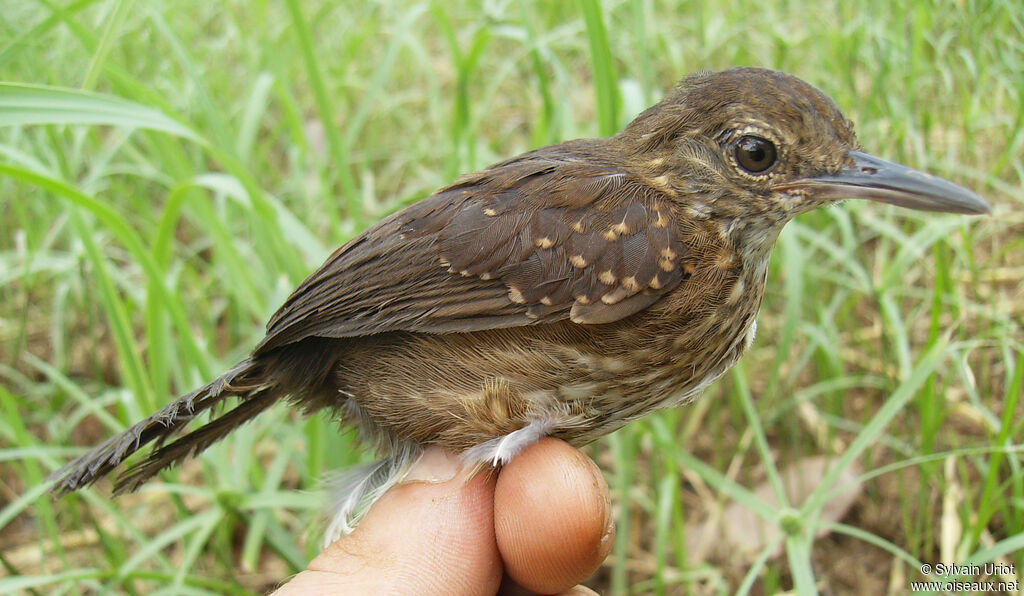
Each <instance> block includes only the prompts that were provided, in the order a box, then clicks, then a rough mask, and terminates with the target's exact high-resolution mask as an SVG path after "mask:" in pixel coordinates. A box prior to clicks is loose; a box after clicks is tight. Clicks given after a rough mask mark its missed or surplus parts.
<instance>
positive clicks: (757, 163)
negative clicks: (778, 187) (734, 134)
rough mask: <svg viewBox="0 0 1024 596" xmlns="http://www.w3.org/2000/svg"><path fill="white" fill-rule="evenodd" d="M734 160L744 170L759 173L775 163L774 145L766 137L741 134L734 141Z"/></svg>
mask: <svg viewBox="0 0 1024 596" xmlns="http://www.w3.org/2000/svg"><path fill="white" fill-rule="evenodd" d="M735 151H736V162H737V163H738V164H740V167H742V168H743V169H744V170H746V171H748V172H750V173H752V174H759V173H761V172H763V171H765V170H767V169H768V168H770V167H772V166H773V165H774V164H775V159H776V155H777V154H776V151H775V145H774V144H773V143H772V142H771V141H769V140H768V139H762V138H761V137H755V136H754V135H743V136H742V137H740V140H739V141H738V142H737V143H736V149H735Z"/></svg>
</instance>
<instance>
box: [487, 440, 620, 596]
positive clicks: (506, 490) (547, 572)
mask: <svg viewBox="0 0 1024 596" xmlns="http://www.w3.org/2000/svg"><path fill="white" fill-rule="evenodd" d="M494 532H495V536H496V539H497V542H498V550H499V551H500V552H501V558H502V560H503V561H504V562H505V572H506V573H507V574H508V576H509V577H510V578H511V579H513V580H514V581H515V582H516V583H518V584H519V585H521V586H523V587H524V588H527V589H529V590H533V591H535V592H540V593H543V594H554V593H560V592H564V591H566V590H569V589H570V588H571V587H573V586H575V585H576V584H577V583H579V582H581V581H583V580H585V579H586V578H588V577H590V575H591V574H593V573H594V571H596V570H597V568H598V567H599V566H600V565H601V562H602V561H604V558H605V557H606V556H607V555H608V551H609V549H611V545H612V538H613V537H614V534H615V526H614V522H613V520H612V515H611V502H610V499H609V496H608V484H607V483H606V482H605V480H604V476H603V475H602V474H601V471H600V470H599V469H598V468H597V465H595V464H594V462H592V461H591V460H590V458H588V457H587V456H585V455H583V454H582V453H580V452H579V451H577V450H576V449H574V448H573V447H571V446H569V445H568V444H567V443H565V442H563V441H559V440H558V439H553V438H545V439H541V440H540V441H538V442H537V443H535V444H533V445H531V446H530V447H528V448H527V449H526V450H525V451H523V452H522V453H520V454H519V455H518V456H516V457H515V458H514V459H513V460H512V461H511V462H510V463H508V464H507V465H505V466H504V467H503V468H502V470H501V473H500V474H499V475H498V484H497V486H496V487H495V492H494Z"/></svg>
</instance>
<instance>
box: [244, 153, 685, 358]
mask: <svg viewBox="0 0 1024 596" xmlns="http://www.w3.org/2000/svg"><path fill="white" fill-rule="evenodd" d="M585 157H586V156H577V157H575V158H574V157H573V156H572V155H569V156H567V155H565V154H564V153H556V152H552V151H548V152H547V153H545V151H544V150H539V151H537V152H533V153H528V154H525V155H524V156H521V157H520V158H519V159H518V160H513V161H510V162H505V163H502V164H498V165H496V166H493V167H491V168H490V169H488V170H484V171H483V172H480V173H477V174H474V175H471V176H469V177H466V178H464V179H462V180H461V181H459V182H457V183H456V184H454V185H452V186H450V187H448V188H446V189H442V190H441V191H439V192H438V193H436V194H434V195H433V196H432V197H430V198H428V199H426V200H424V201H421V202H420V203H416V204H414V205H412V206H410V207H408V208H406V209H404V210H403V211H400V212H398V213H396V214H394V215H392V216H391V217H389V218H387V219H385V220H383V221H382V222H380V223H379V224H377V225H376V226H374V227H373V228H371V229H370V230H368V231H366V232H365V233H363V234H362V235H360V236H359V237H357V238H355V239H354V240H352V241H351V242H349V243H348V244H346V245H345V246H342V247H341V248H339V249H338V250H337V251H335V253H334V254H333V255H331V257H330V258H329V259H328V260H327V262H325V263H324V265H323V266H322V267H321V268H320V269H318V270H317V271H316V272H314V273H313V274H312V275H310V277H309V278H307V279H306V281H304V282H303V283H302V284H301V285H300V286H299V287H298V288H297V289H296V290H295V292H294V293H293V294H292V295H291V296H290V297H289V298H288V300H287V301H286V302H285V304H284V305H283V306H282V307H281V309H280V310H279V311H278V312H277V313H276V314H275V315H274V316H273V317H272V318H271V320H270V322H269V323H268V325H267V336H266V338H265V339H264V340H263V341H262V342H261V343H260V345H259V346H258V347H257V348H256V353H257V354H259V353H260V352H266V351H269V350H273V349H275V348H277V347H280V346H283V345H287V344H290V343H294V342H297V341H300V340H302V339H304V338H307V337H312V336H319V337H354V336H361V335H369V334H375V333H384V332H389V331H414V332H427V333H453V332H464V331H476V330H481V329H489V328H497V327H511V326H519V325H532V324H538V323H550V322H555V321H561V320H565V319H571V320H572V321H574V322H576V323H580V324H600V323H609V322H613V321H617V320H620V319H622V318H625V317H628V316H630V315H632V314H634V313H636V312H638V311H640V310H643V309H644V308H647V307H648V306H650V305H651V304H653V303H654V302H656V301H657V300H658V299H659V298H660V297H661V296H662V295H664V294H665V293H667V292H670V291H672V290H673V289H674V288H675V287H677V286H678V285H679V284H680V283H681V282H682V281H684V280H685V279H686V278H687V277H688V276H689V274H688V273H687V271H692V267H684V266H683V265H684V262H685V261H686V259H687V258H689V257H691V256H692V254H691V253H690V251H689V250H688V249H687V247H686V246H685V245H684V244H683V242H682V240H681V239H680V235H679V233H678V232H677V229H676V226H674V225H673V224H672V222H673V221H675V219H676V218H674V217H673V215H674V213H675V211H674V207H673V205H672V203H671V201H669V200H668V199H667V198H666V197H664V196H663V195H662V194H660V193H659V192H658V191H656V190H654V189H652V188H650V187H648V186H645V185H643V184H642V183H641V182H640V181H637V180H635V179H633V178H631V177H630V176H628V175H626V174H624V173H621V172H616V171H612V170H610V169H609V168H608V167H602V166H599V165H598V166H595V165H592V162H593V161H594V160H588V159H585Z"/></svg>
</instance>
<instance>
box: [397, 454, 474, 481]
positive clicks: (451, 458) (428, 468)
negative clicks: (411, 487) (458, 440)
mask: <svg viewBox="0 0 1024 596" xmlns="http://www.w3.org/2000/svg"><path fill="white" fill-rule="evenodd" d="M460 470H462V460H461V459H459V456H457V455H455V454H454V453H451V452H449V451H445V450H444V449H441V448H440V447H428V448H427V450H426V451H424V452H423V455H421V456H420V459H419V460H418V461H417V462H416V463H415V464H413V466H412V468H410V469H409V473H408V474H406V475H405V479H404V482H435V483H440V482H448V481H449V480H451V479H452V478H455V475H456V474H458V473H459V471H460Z"/></svg>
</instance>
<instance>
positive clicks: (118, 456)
mask: <svg viewBox="0 0 1024 596" xmlns="http://www.w3.org/2000/svg"><path fill="white" fill-rule="evenodd" d="M261 369H262V367H261V366H259V365H257V364H256V363H255V362H254V361H253V360H252V359H246V360H243V361H242V362H239V363H238V364H236V365H235V366H234V367H232V368H231V370H229V371H227V372H226V373H224V374H223V375H221V376H220V377H218V378H217V379H215V380H214V381H213V382H211V383H210V384H208V385H206V386H204V387H202V388H200V389H198V390H196V391H194V392H192V393H189V394H188V395H184V396H182V397H180V398H178V399H176V400H174V401H173V402H171V403H170V404H168V405H167V406H165V407H164V408H163V409H161V410H160V411H158V412H156V413H155V414H153V415H152V416H149V417H148V418H146V419H144V420H142V421H141V422H139V423H138V424H136V425H134V426H132V427H131V428H129V429H128V430H126V431H124V432H123V433H121V434H119V435H117V436H115V437H112V438H110V439H108V440H107V441H106V442H104V443H102V444H100V445H98V446H96V447H95V448H93V449H92V450H91V451H89V452H88V453H86V454H85V455H83V456H81V457H79V458H78V459H76V460H74V461H72V462H70V463H68V464H67V465H66V466H64V467H63V468H61V469H60V470H57V471H56V472H54V473H53V474H52V475H51V476H50V480H53V481H55V484H54V486H53V489H52V490H53V492H55V493H56V494H57V495H58V496H59V495H62V494H64V493H67V492H71V491H73V490H77V489H79V488H82V487H85V486H88V485H90V484H93V483H94V482H96V481H97V480H99V479H100V478H101V477H103V476H105V475H106V474H108V473H110V472H111V471H112V470H113V469H114V468H116V467H117V466H118V465H120V464H121V463H122V462H123V461H124V460H125V459H127V458H128V457H129V456H131V455H132V454H133V453H135V452H136V451H138V450H139V449H141V448H142V447H144V446H146V445H148V444H149V443H153V442H155V443H156V445H157V447H158V449H156V450H155V451H154V452H153V453H152V454H150V457H149V459H147V460H146V461H144V462H141V463H140V464H138V465H136V466H135V467H133V468H132V469H131V470H129V472H128V473H127V474H126V476H125V477H124V478H122V479H120V480H119V481H118V484H117V491H118V492H127V491H131V490H134V489H135V488H136V487H138V485H139V483H141V482H142V481H143V480H145V479H147V478H149V477H151V476H153V475H154V474H156V472H157V471H159V470H160V469H162V468H163V467H165V466H169V465H173V464H174V463H177V462H179V461H181V459H183V458H185V457H187V456H188V455H192V454H195V453H198V452H200V451H202V450H203V449H206V448H207V447H209V446H210V445H211V444H212V443H213V442H214V441H216V440H217V439H220V438H222V437H223V436H224V435H226V434H227V433H228V432H229V431H230V430H231V429H234V428H235V427H237V426H238V425H240V424H242V423H243V422H245V421H246V420H248V419H250V418H252V417H254V416H256V415H257V414H259V413H260V412H262V411H263V410H265V409H266V408H267V407H268V406H269V405H270V404H271V403H273V401H274V399H276V398H277V397H279V393H278V392H277V391H274V385H273V383H272V382H271V381H270V380H268V379H266V378H264V377H263V375H262V371H261ZM232 396H239V397H242V398H243V401H242V402H241V403H240V404H239V405H238V406H236V407H235V408H234V409H233V410H231V411H230V412H228V413H226V414H224V415H222V416H221V417H219V418H217V419H216V420H214V421H213V422H210V423H209V424H207V425H205V426H203V427H201V428H199V429H197V430H195V431H193V432H192V433H190V434H188V435H186V436H185V437H182V438H181V439H178V440H177V441H175V442H174V443H171V444H169V445H166V446H163V443H164V442H165V441H167V440H168V439H169V438H171V437H173V436H174V435H177V434H180V433H181V432H182V431H183V430H184V429H185V428H186V426H187V425H188V423H189V422H191V421H192V420H193V419H194V418H195V417H196V416H197V415H199V414H200V413H202V412H204V411H207V410H210V409H212V408H214V407H216V406H218V405H221V404H223V403H224V401H225V400H226V399H227V398H229V397H232ZM222 420H223V421H224V422H221V421H222ZM160 453H163V456H160V457H158V454H160ZM158 463H159V465H157V464H158Z"/></svg>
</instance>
